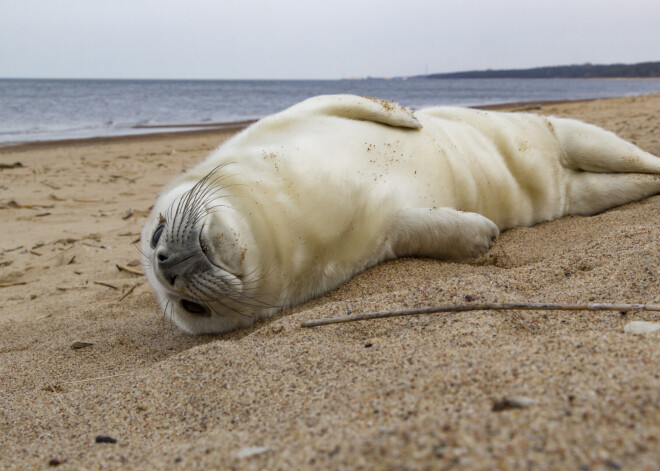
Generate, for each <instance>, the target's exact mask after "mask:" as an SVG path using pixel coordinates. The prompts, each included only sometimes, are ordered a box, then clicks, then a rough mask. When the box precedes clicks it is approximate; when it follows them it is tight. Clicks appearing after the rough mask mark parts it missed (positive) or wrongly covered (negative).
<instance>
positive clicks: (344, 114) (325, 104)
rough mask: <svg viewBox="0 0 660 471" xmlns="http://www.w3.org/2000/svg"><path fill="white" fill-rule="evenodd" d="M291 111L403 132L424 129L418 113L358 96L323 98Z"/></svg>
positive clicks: (297, 106) (311, 100) (394, 104)
mask: <svg viewBox="0 0 660 471" xmlns="http://www.w3.org/2000/svg"><path fill="white" fill-rule="evenodd" d="M290 111H296V112H307V113H314V114H321V115H325V116H337V117H339V118H346V119H356V120H361V121H373V122H375V123H381V124H387V125H388V126H394V127H400V128H411V129H421V128H422V124H421V123H420V122H419V121H417V118H416V117H415V113H414V112H413V111H412V110H411V109H409V108H406V107H403V106H401V105H399V104H397V103H394V102H391V101H385V100H380V99H378V98H365V97H359V96H355V95H321V96H317V97H313V98H309V99H307V100H305V101H303V102H302V103H299V104H297V105H295V106H293V107H291V108H290V109H289V110H287V111H285V113H288V112H290Z"/></svg>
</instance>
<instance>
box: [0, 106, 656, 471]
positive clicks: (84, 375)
mask: <svg viewBox="0 0 660 471" xmlns="http://www.w3.org/2000/svg"><path fill="white" fill-rule="evenodd" d="M510 108H511V107H510ZM513 108H517V109H527V110H532V111H537V112H541V113H548V114H556V115H560V116H572V117H577V118H581V119H584V120H586V121H589V122H592V123H595V124H598V125H601V126H603V127H605V128H608V129H611V130H613V131H616V132H617V133H619V134H620V135H621V136H622V137H624V138H627V139H629V140H632V141H634V142H636V143H637V144H638V145H640V146H641V147H643V148H645V149H646V150H648V151H650V152H653V153H655V154H656V155H660V95H651V96H645V97H639V98H623V99H610V100H596V101H588V102H580V103H565V104H546V105H517V106H514V107H513ZM229 135H230V134H228V133H222V132H213V131H207V132H203V133H191V134H180V135H161V136H142V137H136V138H118V139H104V140H94V141H89V142H79V143H75V142H69V143H64V144H62V143H52V144H47V145H31V146H23V147H18V148H9V149H0V163H3V164H12V163H14V162H21V163H22V165H23V167H18V168H13V169H4V170H0V216H1V218H2V219H1V220H2V232H1V234H0V283H2V284H1V285H0V286H2V288H0V300H1V303H0V391H1V394H0V468H2V469H39V468H49V467H53V466H59V467H60V468H61V469H97V468H104V469H107V468H118V467H122V466H123V467H124V468H126V469H135V468H162V469H213V468H215V469H283V470H289V469H308V468H309V469H313V468H315V469H424V468H429V469H584V470H595V469H603V470H616V469H660V367H659V365H660V335H658V334H657V333H656V334H646V335H634V334H628V333H624V331H623V328H624V325H625V324H627V323H628V322H631V321H633V320H656V321H657V320H658V319H659V318H660V315H659V314H658V313H655V314H654V313H644V312H628V313H627V314H625V315H622V314H621V313H618V312H597V313H575V312H547V313H543V312H537V313H534V312H519V313H513V312H472V313H462V314H437V315H429V316H417V317H409V318H398V319H390V320H382V321H366V322H362V323H354V324H342V325H337V326H327V327H320V328H316V329H301V328H300V327H299V324H300V322H302V321H304V320H309V319H313V318H319V317H330V316H334V315H344V314H346V313H348V312H353V313H357V312H367V311H373V310H381V309H388V308H402V307H413V306H421V305H431V304H442V303H448V302H464V300H465V296H466V295H468V296H471V297H472V298H475V299H479V300H481V301H539V302H541V301H547V302H561V301H563V302H587V301H602V302H613V301H616V302H639V303H648V302H656V303H658V302H660V296H659V295H660V272H659V267H660V245H659V242H660V196H656V197H652V198H649V199H647V200H645V201H641V202H638V203H633V204H629V205H626V206H624V207H620V208H616V209H613V210H611V211H608V212H606V213H604V214H600V215H597V216H594V217H588V218H586V217H568V218H564V219H561V220H558V221H554V222H550V223H545V224H540V225H538V226H535V227H531V228H519V229H513V230H509V231H506V232H505V233H503V234H502V236H501V238H500V239H499V242H497V243H496V245H495V246H494V247H493V248H492V249H491V250H490V252H489V253H488V254H487V255H485V256H484V257H482V258H481V259H480V260H478V261H476V262H474V263H469V264H455V263H443V262H440V261H436V260H427V259H405V260H398V261H395V262H390V263H386V264H384V265H381V266H379V267H376V268H374V269H372V270H369V271H367V272H365V273H363V274H361V275H359V276H357V277H356V278H355V279H353V280H352V281H351V282H349V283H346V284H345V285H343V286H341V287H340V288H338V289H336V290H335V291H333V292H331V293H329V294H327V295H325V296H323V297H322V298H320V299H317V300H314V301H312V302H310V303H307V304H305V305H303V306H300V307H297V308H295V309H290V310H288V311H287V312H285V313H284V314H282V315H280V316H278V317H277V318H275V319H273V320H270V321H267V322H263V323H261V324H259V325H257V326H254V327H253V328H249V329H246V330H243V331H240V332H236V333H231V334H228V335H220V336H201V337H192V336H189V335H186V334H183V333H181V332H179V331H178V330H177V329H176V328H174V327H173V326H172V325H171V324H170V323H169V322H168V321H166V320H164V319H163V317H162V315H161V313H160V312H159V310H158V307H157V306H156V303H155V301H154V299H153V297H152V294H151V292H150V288H149V286H148V284H147V283H146V281H145V279H144V277H141V276H137V275H133V274H131V273H128V272H125V271H119V270H118V269H117V268H116V265H118V264H119V265H129V266H133V267H135V268H138V269H139V268H140V267H139V266H137V265H138V259H139V253H138V250H137V247H136V245H135V243H134V241H135V239H136V238H137V237H138V233H139V231H140V229H141V225H142V222H143V220H144V217H145V215H146V214H147V211H148V210H149V207H150V205H151V204H152V203H153V201H154V198H155V196H156V194H157V193H158V191H159V189H160V188H161V187H162V186H163V185H164V184H165V183H166V182H167V181H168V180H169V179H170V178H171V177H173V176H174V175H176V174H178V173H180V172H181V171H183V170H184V169H186V168H189V167H191V166H192V165H193V164H195V163H196V162H198V161H200V160H201V159H202V158H203V157H204V156H205V155H206V154H207V153H208V152H209V151H210V150H211V149H212V148H214V147H216V146H217V145H218V144H219V143H220V142H221V141H223V140H224V139H226V138H227V137H228V136H229ZM74 341H85V342H91V343H93V345H92V346H88V347H86V348H80V349H72V348H71V345H72V342H74ZM517 397H522V398H526V399H530V400H532V401H533V403H531V404H529V403H528V404H525V405H526V407H525V408H522V409H511V408H505V410H501V411H497V410H495V411H494V410H493V408H494V407H493V406H494V404H497V403H498V401H500V400H501V399H503V398H517ZM528 402H529V401H528ZM495 409H497V407H495ZM97 436H107V437H112V438H114V439H116V443H114V444H113V443H96V442H95V439H96V437H97Z"/></svg>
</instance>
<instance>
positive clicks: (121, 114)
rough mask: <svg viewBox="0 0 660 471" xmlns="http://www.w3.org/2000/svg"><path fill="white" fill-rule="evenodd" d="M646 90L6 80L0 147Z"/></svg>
mask: <svg viewBox="0 0 660 471" xmlns="http://www.w3.org/2000/svg"><path fill="white" fill-rule="evenodd" d="M653 92H660V80H430V79H410V80H328V81H324V80H313V81H312V80H310V81H302V80H301V81H275V80H260V81H250V80H231V81H229V80H217V81H215V80H214V81H185V80H17V79H5V80H0V144H5V145H6V144H8V143H16V142H30V141H47V140H57V139H72V138H87V137H96V136H114V135H129V134H138V133H145V132H157V131H159V130H160V131H165V130H166V131H172V130H177V129H182V128H177V127H176V125H191V124H193V125H208V124H211V123H226V122H233V121H242V120H248V119H257V118H260V117H263V116H266V115H268V114H271V113H275V112H277V111H280V110H283V109H285V108H287V107H288V106H291V105H292V104H294V103H296V102H298V101H301V100H304V99H305V98H308V97H310V96H314V95H321V94H333V93H353V94H357V95H364V96H376V97H378V98H383V99H386V100H393V101H396V102H398V103H400V104H402V105H405V106H409V107H412V108H421V107H425V106H434V105H463V106H470V105H486V104H496V103H511V102H520V101H537V100H569V99H570V100H572V99H584V98H604V97H614V96H632V95H641V94H646V93H653ZM173 125H174V126H175V127H174V128H171V127H167V128H160V127H159V126H173ZM145 126H147V128H145ZM188 129H189V128H188Z"/></svg>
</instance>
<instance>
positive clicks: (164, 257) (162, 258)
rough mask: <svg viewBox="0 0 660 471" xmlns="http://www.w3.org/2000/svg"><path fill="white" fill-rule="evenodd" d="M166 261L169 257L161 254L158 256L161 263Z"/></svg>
mask: <svg viewBox="0 0 660 471" xmlns="http://www.w3.org/2000/svg"><path fill="white" fill-rule="evenodd" d="M165 260H167V255H165V254H164V253H159V254H158V261H159V262H164V261H165Z"/></svg>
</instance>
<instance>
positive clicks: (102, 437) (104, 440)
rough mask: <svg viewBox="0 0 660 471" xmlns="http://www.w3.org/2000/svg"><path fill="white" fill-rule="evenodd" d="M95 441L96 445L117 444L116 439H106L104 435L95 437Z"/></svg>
mask: <svg viewBox="0 0 660 471" xmlns="http://www.w3.org/2000/svg"><path fill="white" fill-rule="evenodd" d="M95 441H96V443H117V439H116V438H112V437H108V436H105V435H97V436H96V440H95Z"/></svg>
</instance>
